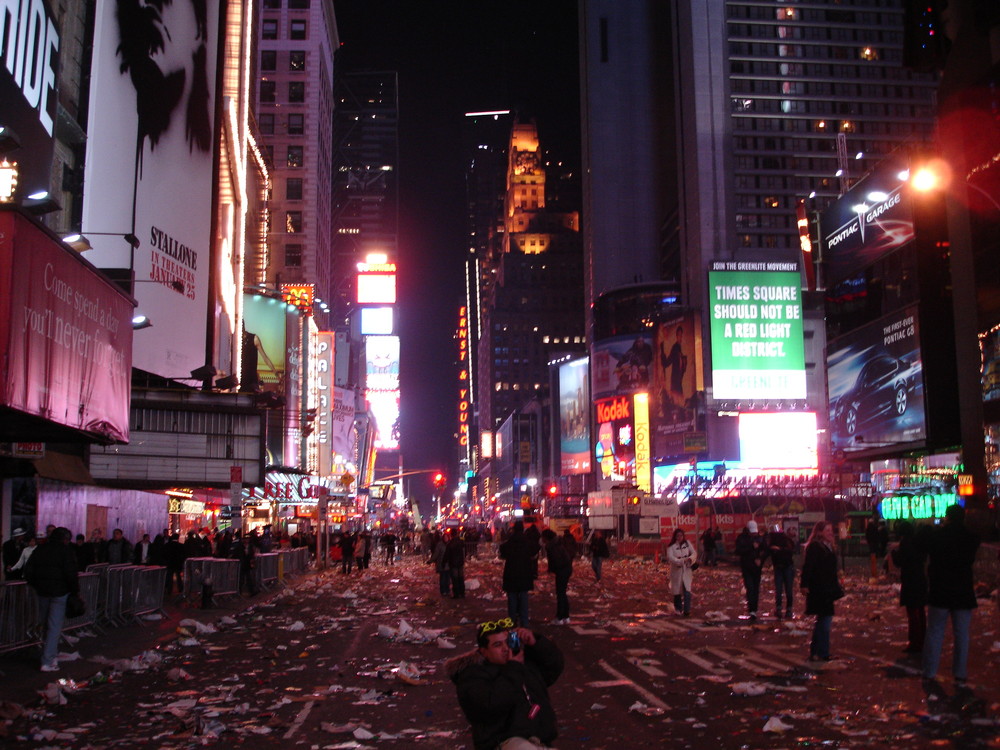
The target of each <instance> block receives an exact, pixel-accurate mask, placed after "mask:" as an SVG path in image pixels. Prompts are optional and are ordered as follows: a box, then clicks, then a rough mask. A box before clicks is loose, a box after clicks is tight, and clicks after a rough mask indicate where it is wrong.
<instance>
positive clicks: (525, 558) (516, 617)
mask: <svg viewBox="0 0 1000 750" xmlns="http://www.w3.org/2000/svg"><path fill="white" fill-rule="evenodd" d="M538 550H539V547H538V545H537V544H536V543H535V542H534V541H533V540H532V539H531V538H530V537H528V535H527V534H526V533H525V531H524V524H523V523H522V522H521V521H516V522H515V523H514V530H513V532H512V533H511V535H510V539H508V540H507V541H506V542H504V543H503V544H501V545H500V559H502V560H503V561H504V562H503V590H504V591H505V592H506V593H507V614H508V616H509V617H510V618H511V619H512V620H513V621H514V624H515V625H521V626H524V627H527V625H528V592H529V591H531V590H532V589H534V588H535V576H536V575H537V571H538Z"/></svg>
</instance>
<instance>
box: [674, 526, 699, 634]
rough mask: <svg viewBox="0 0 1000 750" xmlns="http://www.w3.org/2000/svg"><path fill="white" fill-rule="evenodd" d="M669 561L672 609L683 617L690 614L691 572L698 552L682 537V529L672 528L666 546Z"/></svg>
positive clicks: (696, 560) (695, 563)
mask: <svg viewBox="0 0 1000 750" xmlns="http://www.w3.org/2000/svg"><path fill="white" fill-rule="evenodd" d="M667 560H669V561H670V590H671V593H673V595H674V609H676V610H677V612H678V613H679V614H683V615H684V616H685V617H689V616H690V615H691V578H692V576H691V572H692V571H693V570H694V567H695V565H697V563H698V552H697V550H696V549H695V548H694V545H693V544H689V543H688V541H687V539H685V538H684V531H683V530H682V529H674V535H673V536H672V537H671V538H670V546H669V547H667Z"/></svg>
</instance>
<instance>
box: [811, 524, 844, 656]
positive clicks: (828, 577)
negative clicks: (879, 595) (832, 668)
mask: <svg viewBox="0 0 1000 750" xmlns="http://www.w3.org/2000/svg"><path fill="white" fill-rule="evenodd" d="M801 588H802V593H803V594H805V597H806V614H807V615H815V616H816V624H815V625H814V626H813V634H812V642H811V643H810V644H809V661H830V629H831V627H832V626H833V603H834V602H835V601H837V599H840V598H841V597H842V596H843V595H844V590H843V589H842V588H841V586H840V581H839V580H838V578H837V553H836V552H834V546H833V526H832V525H830V523H828V522H827V521H818V522H817V523H816V525H815V526H813V530H812V535H811V536H810V537H809V542H808V543H807V544H806V555H805V561H804V562H803V563H802V585H801Z"/></svg>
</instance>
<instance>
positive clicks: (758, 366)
mask: <svg viewBox="0 0 1000 750" xmlns="http://www.w3.org/2000/svg"><path fill="white" fill-rule="evenodd" d="M708 299H709V320H710V323H711V329H710V330H711V336H712V395H713V397H714V398H715V399H804V398H805V397H806V365H805V347H804V345H803V338H802V280H801V276H800V273H799V271H798V266H797V265H796V264H794V263H774V262H760V263H753V262H742V261H741V262H734V261H728V262H723V263H716V264H714V265H713V270H711V271H709V274H708Z"/></svg>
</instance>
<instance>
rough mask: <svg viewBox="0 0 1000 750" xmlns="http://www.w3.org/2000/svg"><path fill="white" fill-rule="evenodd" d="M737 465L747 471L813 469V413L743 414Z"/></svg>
mask: <svg viewBox="0 0 1000 750" xmlns="http://www.w3.org/2000/svg"><path fill="white" fill-rule="evenodd" d="M739 431H740V463H742V464H743V466H746V467H749V468H751V469H815V468H817V466H818V465H819V464H818V462H817V447H818V446H817V441H816V414H815V412H811V411H810V412H776V413H763V412H759V413H758V412H754V413H743V414H740V417H739Z"/></svg>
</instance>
